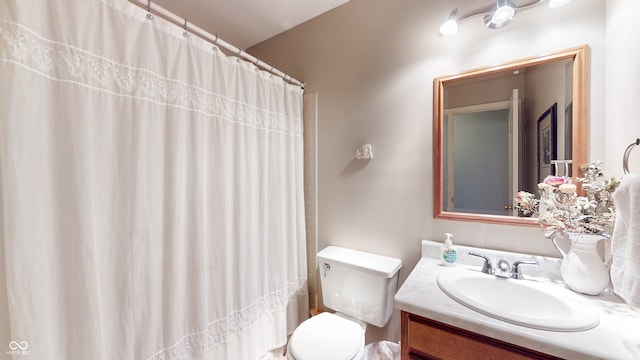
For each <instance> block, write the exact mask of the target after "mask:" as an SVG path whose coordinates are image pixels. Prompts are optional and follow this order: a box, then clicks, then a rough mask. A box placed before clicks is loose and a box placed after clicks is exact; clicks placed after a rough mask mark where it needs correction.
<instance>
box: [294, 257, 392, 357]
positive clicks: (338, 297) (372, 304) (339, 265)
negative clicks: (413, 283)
mask: <svg viewBox="0 0 640 360" xmlns="http://www.w3.org/2000/svg"><path fill="white" fill-rule="evenodd" d="M317 259H318V267H319V270H320V284H321V286H322V302H323V304H324V306H325V308H328V309H331V310H333V311H335V313H329V312H323V313H321V314H319V315H316V316H314V317H312V318H310V319H307V320H305V321H304V322H303V323H302V324H300V325H299V326H298V327H297V328H296V330H295V331H294V332H293V334H292V335H291V338H290V339H289V343H288V344H287V359H288V360H327V359H331V360H358V359H362V357H363V354H364V345H365V344H364V342H365V336H364V335H365V331H366V328H367V324H371V325H374V326H378V327H383V326H385V324H386V323H387V322H388V321H389V318H390V317H391V314H392V312H393V296H394V294H395V292H396V288H397V285H398V271H399V270H400V268H401V267H402V262H401V261H400V260H399V259H395V258H392V257H388V256H382V255H376V254H371V253H366V252H362V251H357V250H352V249H346V248H341V247H337V246H329V247H326V248H325V249H323V250H322V251H320V252H318V254H317Z"/></svg>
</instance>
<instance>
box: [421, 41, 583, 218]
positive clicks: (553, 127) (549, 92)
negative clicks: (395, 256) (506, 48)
mask: <svg viewBox="0 0 640 360" xmlns="http://www.w3.org/2000/svg"><path fill="white" fill-rule="evenodd" d="M433 90H434V104H433V105H434V106H433V108H434V113H433V156H434V159H433V161H434V218H436V219H448V220H459V221H477V222H485V223H495V224H511V225H529V226H535V225H536V223H535V221H534V219H531V218H527V217H522V216H521V214H518V211H517V209H515V208H514V203H513V201H514V200H513V198H514V196H515V194H516V192H517V191H519V190H526V191H529V192H532V193H534V194H537V193H538V191H537V183H538V182H540V181H541V179H543V178H544V177H545V176H546V175H551V174H554V175H568V176H574V177H575V176H579V175H580V166H581V165H582V164H585V163H587V162H588V129H589V121H588V109H589V104H588V102H589V48H588V46H586V45H584V46H580V47H576V48H571V49H567V50H563V51H559V52H556V53H553V54H549V55H545V56H538V57H529V58H525V59H520V60H515V61H511V62H508V63H505V64H501V65H497V66H490V67H484V68H478V69H474V70H469V71H465V72H462V73H460V74H456V75H449V76H442V77H438V78H435V79H434V83H433ZM574 182H575V181H574Z"/></svg>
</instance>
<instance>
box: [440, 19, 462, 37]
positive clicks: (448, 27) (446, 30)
mask: <svg viewBox="0 0 640 360" xmlns="http://www.w3.org/2000/svg"><path fill="white" fill-rule="evenodd" d="M457 32H458V23H457V22H456V21H455V20H451V19H449V20H447V21H445V22H444V24H442V26H440V34H442V35H444V36H453V35H455V34H456V33H457Z"/></svg>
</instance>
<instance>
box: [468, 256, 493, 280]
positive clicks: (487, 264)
mask: <svg viewBox="0 0 640 360" xmlns="http://www.w3.org/2000/svg"><path fill="white" fill-rule="evenodd" d="M469 255H471V256H476V257H479V258H481V259H483V260H484V264H483V265H482V270H481V271H482V272H483V273H485V274H491V275H493V273H494V268H493V263H492V262H491V259H489V257H488V256H486V255H482V254H480V253H477V252H473V251H469Z"/></svg>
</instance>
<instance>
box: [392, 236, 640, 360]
mask: <svg viewBox="0 0 640 360" xmlns="http://www.w3.org/2000/svg"><path fill="white" fill-rule="evenodd" d="M441 245H442V244H441V243H437V242H431V241H423V242H422V258H421V259H420V261H419V262H418V264H417V265H416V267H415V268H414V269H413V270H412V272H411V274H410V275H409V277H408V278H407V280H406V281H405V283H404V284H403V285H402V287H401V288H400V289H399V290H398V292H397V294H396V296H395V307H396V308H397V309H399V310H400V311H401V321H402V343H401V346H402V359H434V358H440V359H558V358H562V359H639V358H640V309H637V308H633V307H630V306H628V305H626V304H625V303H624V302H623V301H622V300H621V299H620V298H618V297H617V296H616V295H615V294H612V293H610V292H607V291H605V292H604V293H603V294H601V295H599V296H587V295H578V297H579V298H580V301H583V302H584V303H588V304H589V306H590V307H593V308H594V309H595V311H597V315H598V318H599V321H598V323H597V325H596V326H595V327H592V328H590V329H587V330H582V331H565V330H563V331H557V330H548V329H547V330H541V329H539V328H533V327H528V326H523V325H517V324H514V323H512V322H511V321H508V319H506V318H505V319H506V320H507V321H505V320H499V319H498V318H496V317H495V316H488V315H485V314H484V313H482V312H479V311H476V310H473V309H472V308H471V307H469V306H467V305H463V304H462V303H461V302H459V301H456V300H454V299H453V298H452V297H450V296H449V295H447V294H446V293H445V292H443V290H442V289H441V287H440V286H439V285H438V276H439V274H440V272H443V271H456V270H460V269H457V268H464V267H468V268H470V269H472V270H478V269H480V267H481V266H482V264H483V263H482V261H480V260H478V259H477V258H474V257H471V256H468V255H467V254H468V252H469V251H475V252H481V253H484V254H486V255H487V256H489V257H491V258H493V259H505V260H507V261H508V262H509V263H512V262H513V261H515V260H536V261H538V263H539V265H538V266H537V267H527V268H523V269H522V272H523V273H524V276H525V280H515V281H529V282H531V281H532V280H533V281H535V282H540V283H545V284H546V285H545V286H547V285H548V286H552V287H562V286H563V284H562V283H561V281H560V279H559V278H558V276H559V275H558V274H559V259H556V258H546V257H539V256H530V255H525V254H515V253H508V252H501V251H495V250H488V249H477V248H470V247H465V246H458V251H459V254H460V260H459V262H458V263H457V264H456V267H455V268H453V269H452V268H450V267H444V266H441V265H440V260H439V259H438V255H439V251H440V246H441ZM560 290H562V291H565V290H566V289H560ZM573 294H574V293H572V295H573ZM512 300H513V299H510V298H509V297H508V296H505V297H504V299H500V300H499V301H504V304H505V308H509V306H511V308H513V309H517V306H514V305H513V303H508V302H510V301H512ZM507 305H508V306H507ZM515 305H518V304H515ZM523 306H524V304H523ZM498 307H499V306H498Z"/></svg>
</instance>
